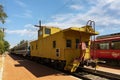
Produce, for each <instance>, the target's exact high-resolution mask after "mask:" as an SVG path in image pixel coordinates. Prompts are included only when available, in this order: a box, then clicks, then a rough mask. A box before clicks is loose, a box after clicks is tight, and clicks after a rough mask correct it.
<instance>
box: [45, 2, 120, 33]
mask: <svg viewBox="0 0 120 80" xmlns="http://www.w3.org/2000/svg"><path fill="white" fill-rule="evenodd" d="M91 1H92V2H91ZM88 2H90V3H92V4H93V2H94V5H91V6H87V5H85V6H87V7H89V9H88V10H87V11H86V12H85V13H81V12H79V13H68V14H58V15H55V16H53V17H52V18H53V20H54V21H52V22H49V23H46V25H51V26H52V25H54V26H64V28H65V27H68V26H74V25H76V26H81V25H86V22H87V21H88V20H90V19H91V20H94V21H95V22H96V27H99V28H103V29H104V28H105V29H106V30H107V29H108V28H111V29H113V26H114V29H113V30H116V28H117V29H120V28H119V25H120V22H119V21H120V18H119V16H120V15H119V14H118V13H120V12H119V9H116V8H119V7H120V6H119V3H120V0H90V1H89V0H88ZM95 3H96V4H95ZM76 4H77V6H81V5H78V3H76ZM72 5H73V4H72ZM72 5H70V6H72ZM74 5H75V4H74ZM118 6H119V7H118ZM111 7H112V10H110V9H111ZM114 10H115V12H114ZM100 32H101V33H104V32H106V31H104V30H100Z"/></svg>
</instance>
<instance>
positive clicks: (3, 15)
mask: <svg viewBox="0 0 120 80" xmlns="http://www.w3.org/2000/svg"><path fill="white" fill-rule="evenodd" d="M6 18H7V14H6V13H5V12H4V10H3V6H2V5H1V4H0V22H2V24H4V23H5V19H6Z"/></svg>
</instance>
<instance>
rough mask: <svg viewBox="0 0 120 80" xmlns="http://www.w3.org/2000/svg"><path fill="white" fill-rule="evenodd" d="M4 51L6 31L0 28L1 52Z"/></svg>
mask: <svg viewBox="0 0 120 80" xmlns="http://www.w3.org/2000/svg"><path fill="white" fill-rule="evenodd" d="M3 52H4V33H3V31H2V30H0V54H2V53H3Z"/></svg>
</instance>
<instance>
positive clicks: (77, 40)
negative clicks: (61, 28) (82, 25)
mask: <svg viewBox="0 0 120 80" xmlns="http://www.w3.org/2000/svg"><path fill="white" fill-rule="evenodd" d="M79 42H80V41H79V39H76V49H78V45H79Z"/></svg>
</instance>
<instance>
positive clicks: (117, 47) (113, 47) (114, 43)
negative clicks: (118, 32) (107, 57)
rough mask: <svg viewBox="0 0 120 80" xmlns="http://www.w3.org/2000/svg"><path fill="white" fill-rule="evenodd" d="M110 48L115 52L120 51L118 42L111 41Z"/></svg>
mask: <svg viewBox="0 0 120 80" xmlns="http://www.w3.org/2000/svg"><path fill="white" fill-rule="evenodd" d="M111 48H112V49H115V50H120V41H113V42H112V43H111Z"/></svg>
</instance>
